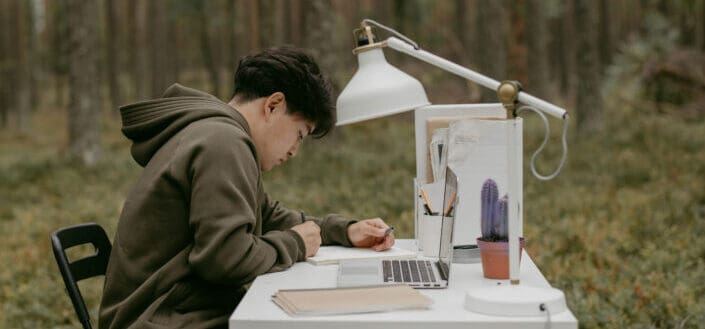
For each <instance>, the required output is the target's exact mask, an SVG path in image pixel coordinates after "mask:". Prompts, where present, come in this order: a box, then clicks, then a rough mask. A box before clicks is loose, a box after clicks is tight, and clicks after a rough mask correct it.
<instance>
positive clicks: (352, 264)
mask: <svg viewBox="0 0 705 329" xmlns="http://www.w3.org/2000/svg"><path fill="white" fill-rule="evenodd" d="M458 202H459V197H458V177H457V176H456V175H455V172H453V170H452V169H451V168H450V167H448V168H447V169H446V177H445V186H444V192H443V205H444V207H443V213H444V216H442V222H441V234H440V239H439V240H440V246H439V248H438V258H435V259H429V258H425V259H404V260H396V259H395V260H391V259H385V260H380V259H374V260H341V261H340V263H339V266H338V287H359V286H371V285H398V284H407V285H409V286H411V287H414V288H428V289H432V288H446V287H448V281H449V279H450V267H451V263H452V261H453V224H454V220H455V210H456V209H457V205H458Z"/></svg>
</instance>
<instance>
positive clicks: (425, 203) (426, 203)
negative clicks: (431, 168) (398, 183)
mask: <svg viewBox="0 0 705 329" xmlns="http://www.w3.org/2000/svg"><path fill="white" fill-rule="evenodd" d="M419 193H421V198H423V206H424V209H426V212H427V213H428V214H429V215H433V211H431V200H429V199H428V195H426V190H424V189H423V187H420V188H419Z"/></svg>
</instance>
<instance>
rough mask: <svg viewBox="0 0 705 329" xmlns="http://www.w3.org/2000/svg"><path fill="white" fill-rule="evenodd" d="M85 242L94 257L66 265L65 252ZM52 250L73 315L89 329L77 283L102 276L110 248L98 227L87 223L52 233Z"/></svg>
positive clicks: (103, 232)
mask: <svg viewBox="0 0 705 329" xmlns="http://www.w3.org/2000/svg"><path fill="white" fill-rule="evenodd" d="M88 243H90V244H93V247H94V248H95V254H93V255H91V256H87V257H84V258H81V259H77V260H74V261H73V262H69V259H68V257H67V256H66V249H69V248H71V247H75V246H78V245H82V244H88ZM51 247H52V249H53V250H54V257H56V263H57V265H59V271H61V276H62V277H63V279H64V284H65V285H66V291H67V292H68V294H69V297H70V298H71V302H72V303H73V308H74V309H75V310H76V315H77V316H78V319H79V320H80V321H81V324H82V325H83V328H84V329H91V322H90V317H89V315H88V310H87V309H86V303H85V302H84V301H83V296H82V295H81V291H80V290H79V289H78V281H81V280H83V279H87V278H91V277H94V276H99V275H105V269H106V268H107V266H108V259H109V258H110V250H111V249H112V246H111V245H110V240H108V236H107V235H106V234H105V231H104V230H103V228H102V227H100V225H98V224H95V223H86V224H80V225H76V226H70V227H65V228H62V229H59V230H57V231H55V232H53V233H51Z"/></svg>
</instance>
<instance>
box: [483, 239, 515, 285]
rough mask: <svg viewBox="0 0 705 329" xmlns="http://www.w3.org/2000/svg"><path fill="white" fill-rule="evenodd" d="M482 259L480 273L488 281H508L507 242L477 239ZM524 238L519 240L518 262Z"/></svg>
mask: <svg viewBox="0 0 705 329" xmlns="http://www.w3.org/2000/svg"><path fill="white" fill-rule="evenodd" d="M477 246H478V247H480V256H481V257H482V273H483V274H484V276H485V277H486V278H488V279H500V280H505V279H509V242H487V241H482V240H480V238H478V239H477ZM523 249H524V238H519V260H520V261H521V251H522V250H523Z"/></svg>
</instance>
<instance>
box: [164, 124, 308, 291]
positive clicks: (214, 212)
mask: <svg viewBox="0 0 705 329" xmlns="http://www.w3.org/2000/svg"><path fill="white" fill-rule="evenodd" d="M238 132H239V130H237V128H235V127H232V126H229V125H227V124H203V125H200V126H199V127H196V128H193V129H192V131H191V133H190V134H187V135H185V136H184V138H183V139H182V143H181V144H180V145H179V151H178V152H177V153H178V154H177V157H179V158H180V161H178V160H179V159H177V161H174V162H172V166H173V168H171V169H172V172H174V173H175V175H177V176H178V175H179V173H186V177H182V179H183V180H184V182H183V183H185V184H186V185H187V186H190V191H187V192H188V193H189V194H190V205H189V206H190V214H189V224H190V227H191V229H192V231H193V236H194V241H193V248H192V250H191V252H190V254H189V257H188V260H189V263H190V265H191V266H192V267H194V269H195V270H196V272H197V273H198V274H199V275H201V276H202V277H203V278H205V279H207V280H210V281H213V282H218V283H224V284H244V283H247V282H249V281H252V280H253V279H254V278H255V277H256V276H257V275H259V274H262V273H266V272H268V271H272V270H274V269H279V270H281V269H285V268H287V267H289V266H291V265H292V264H293V263H294V262H296V261H297V260H302V259H305V246H304V244H303V241H302V240H301V238H300V237H299V236H298V234H297V233H296V232H294V231H292V230H285V231H276V232H270V233H267V234H265V235H263V236H258V235H257V234H256V233H257V232H256V230H257V229H258V223H257V218H258V216H257V209H258V202H257V195H258V194H257V193H258V191H257V190H258V181H259V169H258V165H257V162H256V160H255V157H254V153H253V152H254V150H253V148H254V146H253V145H252V144H251V143H250V142H249V139H248V138H247V137H246V136H245V135H244V133H242V134H238ZM182 175H183V174H182Z"/></svg>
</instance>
